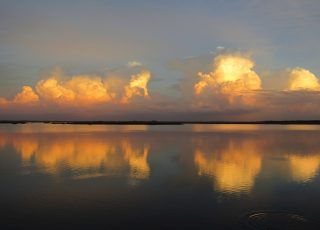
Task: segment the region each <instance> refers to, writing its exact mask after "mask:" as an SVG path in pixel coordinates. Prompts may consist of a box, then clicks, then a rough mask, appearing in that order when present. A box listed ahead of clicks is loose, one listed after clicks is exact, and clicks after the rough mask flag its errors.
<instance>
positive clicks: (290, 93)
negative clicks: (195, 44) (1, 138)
mask: <svg viewBox="0 0 320 230" xmlns="http://www.w3.org/2000/svg"><path fill="white" fill-rule="evenodd" d="M170 67H171V69H173V70H175V71H178V72H179V74H180V75H181V78H180V79H179V80H178V81H176V82H175V81H172V82H171V83H172V85H171V87H168V85H161V87H165V88H167V89H168V88H169V89H175V92H174V93H175V95H174V96H172V95H171V96H170V93H171V92H168V94H166V91H165V90H162V91H161V89H156V90H155V89H154V88H155V87H153V88H152V87H151V88H149V83H150V79H151V76H152V73H151V71H149V70H147V69H146V68H145V67H143V66H138V65H136V64H134V68H132V67H129V66H122V67H121V68H115V69H109V70H107V72H106V73H104V74H101V73H100V74H99V75H97V74H66V73H65V72H64V71H63V70H62V69H61V68H55V69H53V70H52V71H51V73H50V74H47V75H46V76H45V77H44V78H43V79H42V80H40V81H38V82H37V83H36V84H35V87H34V88H32V87H31V86H24V87H23V88H22V91H21V92H20V93H18V94H17V95H16V96H14V97H13V99H11V100H10V99H6V98H3V97H2V98H1V97H0V109H1V119H42V118H43V117H44V118H45V119H48V120H51V119H53V120H54V119H62V120H64V119H71V120H77V119H79V120H82V119H86V120H96V119H97V120H98V119H99V120H115V119H116V120H129V119H133V120H151V119H157V120H193V121H194V120H227V121H230V120H236V121H240V120H268V119H318V117H319V116H320V109H319V106H318V104H319V101H320V86H319V80H318V78H317V77H316V75H315V74H313V73H312V72H311V71H310V70H307V69H304V68H301V67H295V68H290V69H284V70H281V71H278V72H272V71H270V70H266V71H260V72H259V73H258V72H257V71H256V69H255V61H254V60H253V58H252V56H251V55H250V54H249V53H248V52H240V51H233V50H229V49H223V50H218V51H217V52H216V53H210V54H208V55H203V56H199V57H190V58H188V59H181V60H174V61H172V62H171V63H170ZM261 72H262V73H261ZM266 73H267V74H266ZM272 86H273V87H272ZM165 88H164V89H165ZM171 91H172V90H171ZM22 111H23V113H22ZM17 117H19V118H17Z"/></svg>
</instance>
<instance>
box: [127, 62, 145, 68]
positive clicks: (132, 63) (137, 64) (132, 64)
mask: <svg viewBox="0 0 320 230" xmlns="http://www.w3.org/2000/svg"><path fill="white" fill-rule="evenodd" d="M127 66H128V67H131V68H132V67H137V66H142V63H141V62H138V61H129V62H128V64H127Z"/></svg>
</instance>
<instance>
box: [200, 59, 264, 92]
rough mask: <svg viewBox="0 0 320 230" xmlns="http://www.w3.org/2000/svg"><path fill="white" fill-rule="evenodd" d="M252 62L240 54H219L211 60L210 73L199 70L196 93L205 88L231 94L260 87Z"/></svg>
mask: <svg viewBox="0 0 320 230" xmlns="http://www.w3.org/2000/svg"><path fill="white" fill-rule="evenodd" d="M253 67H254V62H253V61H252V60H251V59H250V58H249V57H247V56H245V55H242V54H221V55H218V56H217V57H215V59H214V61H213V70H212V72H210V73H207V74H206V73H202V72H199V73H198V76H199V77H200V81H199V82H198V83H197V84H195V86H194V90H195V94H196V95H200V94H201V93H203V92H204V91H205V90H208V91H217V90H218V91H220V92H222V93H227V94H233V93H237V92H241V91H247V90H259V89H261V80H260V77H259V76H258V75H257V74H256V73H255V72H254V71H253V70H252V68H253Z"/></svg>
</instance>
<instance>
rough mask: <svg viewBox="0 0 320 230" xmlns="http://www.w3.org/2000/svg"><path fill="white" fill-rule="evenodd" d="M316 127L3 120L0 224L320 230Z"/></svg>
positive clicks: (319, 134)
mask: <svg viewBox="0 0 320 230" xmlns="http://www.w3.org/2000/svg"><path fill="white" fill-rule="evenodd" d="M319 140H320V126H312V125H307V126H305V125H297V126H292V125H291V126H290V125H289V126H277V125H268V126H265V125H183V126H143V125H142V126H134V125H132V126H117V125H113V126H112V125H111V126H108V125H101V126H87V125H46V124H26V125H1V126H0V182H1V186H0V228H1V229H28V228H29V229H30V228H32V229H95V228H96V229H319V227H320V225H319V223H318V221H317V220H318V219H320V208H319V207H320V196H319V194H320V177H319V175H318V173H319V167H320V141H319Z"/></svg>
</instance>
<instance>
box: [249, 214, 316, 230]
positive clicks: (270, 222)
mask: <svg viewBox="0 0 320 230" xmlns="http://www.w3.org/2000/svg"><path fill="white" fill-rule="evenodd" d="M244 223H245V226H246V228H247V229H253V230H278V229H279V230H280V229H281V230H284V229H285V230H300V229H303V230H305V229H316V226H315V225H314V223H312V222H311V221H310V220H308V219H307V218H305V217H304V216H302V215H300V214H296V213H291V212H286V211H257V212H253V213H250V214H247V215H246V216H245V217H244Z"/></svg>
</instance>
